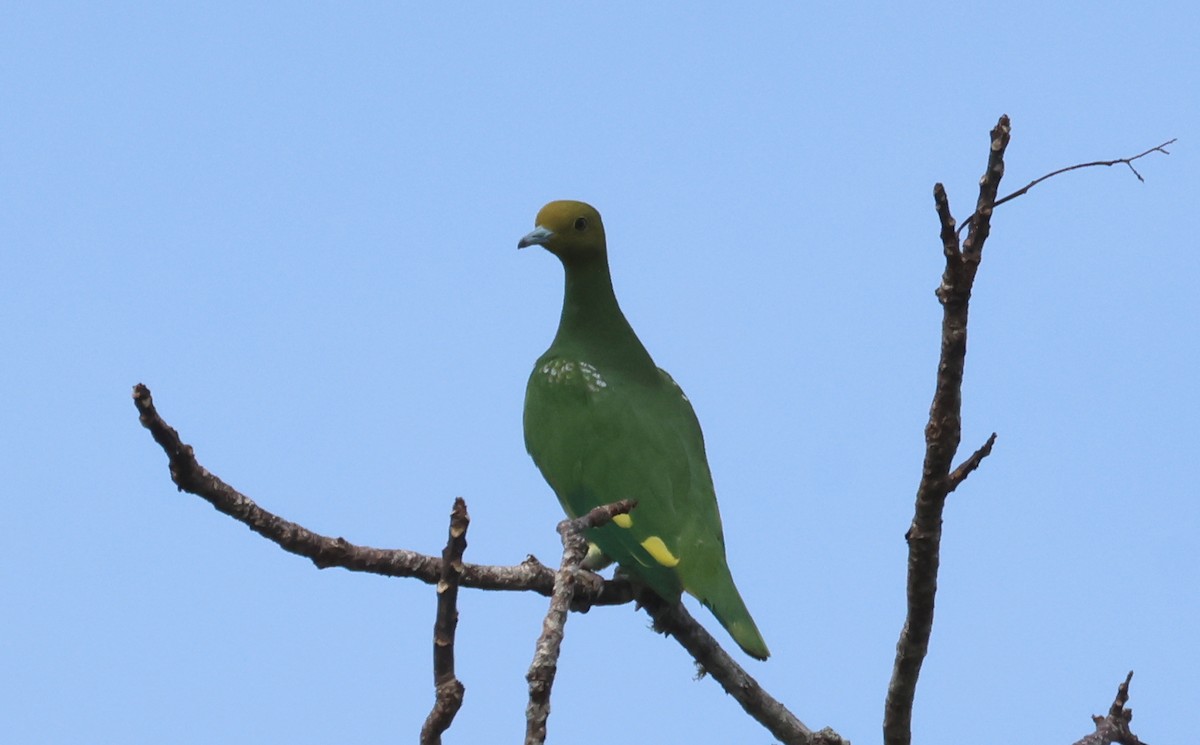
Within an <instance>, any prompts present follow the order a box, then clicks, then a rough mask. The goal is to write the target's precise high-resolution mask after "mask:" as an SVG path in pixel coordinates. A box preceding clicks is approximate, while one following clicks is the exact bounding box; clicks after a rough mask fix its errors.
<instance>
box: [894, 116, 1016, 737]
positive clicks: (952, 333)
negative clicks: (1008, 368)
mask: <svg viewBox="0 0 1200 745" xmlns="http://www.w3.org/2000/svg"><path fill="white" fill-rule="evenodd" d="M1010 133H1011V124H1010V122H1009V119H1008V117H1007V116H1002V117H1000V121H999V122H998V123H997V124H996V127H995V128H994V129H992V132H991V147H990V149H989V153H988V165H987V170H986V171H985V172H984V175H983V178H982V179H981V180H980V182H979V197H978V200H977V202H976V208H975V213H974V214H973V215H972V216H971V218H970V219H969V220H968V222H967V226H968V228H969V231H968V233H967V239H966V240H965V241H964V242H963V244H962V246H961V247H960V246H959V243H958V232H957V231H956V229H955V223H954V218H953V216H952V215H951V213H950V200H949V198H948V197H947V196H946V190H945V188H944V187H943V186H942V185H941V184H937V185H935V186H934V207H935V209H936V211H937V215H938V220H939V222H940V223H941V240H942V253H943V254H944V255H945V257H946V269H945V271H944V272H943V274H942V283H941V285H940V286H939V287H938V289H937V297H938V300H939V301H940V302H941V304H942V350H941V357H940V359H939V360H938V367H937V384H936V388H935V390H934V394H933V403H932V405H931V406H930V410H929V422H928V424H926V426H925V463H924V467H923V468H922V473H921V482H920V484H919V485H918V487H917V500H916V509H915V514H914V516H913V521H912V525H911V526H910V527H909V529H908V533H907V534H905V538H906V539H907V541H908V583H907V596H908V611H907V617H906V618H905V621H904V628H903V629H902V630H901V632H900V641H899V642H898V643H897V644H896V661H895V665H894V667H893V669H892V678H891V681H890V682H889V683H888V693H887V701H886V703H885V704H884V719H883V737H884V742H885V743H886V745H910V743H911V742H912V711H913V702H914V700H915V697H916V691H917V679H918V677H919V676H920V674H921V664H922V663H923V662H924V660H925V655H926V653H927V652H928V650H929V636H930V634H931V632H932V630H933V606H934V597H935V595H936V594H937V573H938V564H939V562H940V556H939V553H940V548H941V539H942V511H943V509H944V508H945V505H946V496H947V495H948V494H949V493H950V491H951V490H952V489H953V488H954V487H956V486H957V485H958V484H959V483H961V482H962V480H963V479H964V478H966V476H967V474H969V473H970V472H971V471H973V470H974V469H975V468H976V467H978V465H979V463H980V461H982V460H983V458H984V457H986V456H987V455H988V453H990V452H991V446H992V443H993V442H994V438H995V435H993V436H992V438H989V439H988V442H987V444H986V445H984V446H983V448H981V449H980V450H979V451H978V452H976V453H975V454H974V455H972V456H971V457H970V458H968V459H967V461H966V462H965V463H963V465H961V466H959V468H958V469H956V470H955V471H954V474H953V475H952V474H951V472H950V467H951V464H952V462H953V459H954V454H955V453H956V452H957V450H958V445H959V442H960V440H961V437H962V381H963V370H964V368H965V365H966V355H967V309H968V305H969V303H970V299H971V289H972V286H973V285H974V282H975V273H976V271H977V270H978V268H979V262H980V260H981V258H982V256H983V245H984V243H985V242H986V241H987V237H988V233H989V232H990V230H991V217H992V208H993V207H994V205H995V203H996V192H997V190H998V189H999V186H1000V179H1001V177H1003V175H1004V151H1005V149H1006V148H1007V147H1008V141H1009V136H1010Z"/></svg>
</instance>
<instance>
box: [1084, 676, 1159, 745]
mask: <svg viewBox="0 0 1200 745" xmlns="http://www.w3.org/2000/svg"><path fill="white" fill-rule="evenodd" d="M1131 680H1133V671H1132V670H1130V671H1129V674H1128V675H1126V676H1125V682H1124V683H1121V685H1119V686H1117V697H1116V699H1114V700H1113V704H1112V706H1110V707H1108V716H1103V717H1099V716H1093V717H1092V722H1093V723H1094V724H1095V725H1096V731H1095V732H1092V733H1091V734H1088V735H1085V736H1084V737H1081V738H1080V739H1079V740H1077V741H1075V745H1111V743H1114V742H1115V743H1119V744H1120V745H1146V743H1144V742H1142V741H1141V740H1139V739H1138V736H1137V735H1135V734H1133V732H1132V731H1131V730H1130V729H1129V723H1130V722H1131V721H1132V720H1133V709H1127V708H1125V704H1126V703H1128V702H1129V681H1131Z"/></svg>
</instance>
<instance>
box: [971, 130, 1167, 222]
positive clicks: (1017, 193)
mask: <svg viewBox="0 0 1200 745" xmlns="http://www.w3.org/2000/svg"><path fill="white" fill-rule="evenodd" d="M1177 140H1178V138H1172V139H1170V140H1167V141H1166V142H1164V143H1163V144H1161V145H1155V146H1154V147H1152V148H1150V149H1149V150H1146V151H1144V152H1140V153H1138V154H1137V155H1133V156H1130V157H1128V158H1117V159H1115V160H1094V161H1092V162H1091V163H1076V164H1075V165H1073V166H1067V167H1066V168H1060V169H1058V170H1057V171H1051V172H1050V173H1047V174H1046V175H1045V176H1041V177H1039V178H1035V179H1034V180H1033V181H1030V182H1029V183H1028V184H1025V185H1024V186H1022V187H1021V188H1020V189H1017V190H1016V191H1014V192H1013V193H1012V194H1008V195H1006V196H1003V197H1001V198H999V199H997V200H996V201H995V202H994V203H993V204H992V207H993V208H995V207H999V206H1000V205H1002V204H1004V203H1005V202H1008V201H1011V200H1013V199H1016V198H1017V197H1019V196H1021V195H1022V194H1025V193H1026V192H1028V191H1029V190H1030V189H1032V188H1033V187H1035V186H1037V185H1038V184H1040V183H1042V182H1043V181H1045V180H1046V179H1049V178H1054V177H1055V176H1057V175H1059V174H1061V173H1066V172H1067V171H1075V170H1078V169H1080V168H1093V167H1095V166H1115V165H1119V164H1121V163H1124V164H1125V165H1127V166H1129V170H1131V171H1133V175H1134V176H1137V180H1138V181H1141V182H1142V183H1145V182H1146V179H1144V178H1142V174H1140V173H1138V170H1137V169H1136V168H1134V167H1133V161H1135V160H1137V159H1139V158H1144V157H1146V156H1147V155H1149V154H1150V153H1162V154H1163V155H1170V154H1171V153H1170V152H1169V151H1168V150H1167V145H1173V144H1175V142H1176V141H1177ZM971 217H974V215H971ZM967 219H968V220H970V218H967ZM964 227H965V226H964Z"/></svg>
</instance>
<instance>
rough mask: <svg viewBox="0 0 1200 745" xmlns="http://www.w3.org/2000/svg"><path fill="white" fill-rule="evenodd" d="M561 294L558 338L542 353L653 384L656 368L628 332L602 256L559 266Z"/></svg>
mask: <svg viewBox="0 0 1200 745" xmlns="http://www.w3.org/2000/svg"><path fill="white" fill-rule="evenodd" d="M563 268H564V269H565V270H566V289H565V291H564V293H563V309H562V318H561V319H560V320H559V323H558V333H557V334H556V335H555V337H554V342H553V343H552V344H551V345H550V349H549V350H547V352H546V354H547V355H548V356H549V355H561V356H570V357H577V358H579V359H580V360H582V361H584V362H589V363H591V364H593V365H597V366H599V367H601V368H609V369H613V368H617V369H620V370H622V371H624V372H628V373H631V374H634V375H645V376H647V378H648V379H656V378H657V374H658V373H657V371H658V368H657V367H656V366H655V364H654V360H653V359H651V357H650V353H649V352H647V351H646V348H645V347H644V346H642V342H641V341H640V340H639V339H638V338H637V334H635V333H634V332H633V327H631V326H630V325H629V321H627V320H625V314H624V313H622V312H621V307H620V306H619V305H618V304H617V296H616V294H615V293H613V287H612V276H611V275H610V274H609V271H608V262H607V261H605V260H604V258H603V257H600V258H598V259H597V260H595V261H590V262H586V263H580V264H567V263H566V262H564V263H563Z"/></svg>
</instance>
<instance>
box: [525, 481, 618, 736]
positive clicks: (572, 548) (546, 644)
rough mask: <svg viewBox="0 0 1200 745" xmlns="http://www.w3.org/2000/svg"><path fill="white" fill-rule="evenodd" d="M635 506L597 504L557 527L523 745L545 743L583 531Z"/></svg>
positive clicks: (584, 544) (530, 677)
mask: <svg viewBox="0 0 1200 745" xmlns="http://www.w3.org/2000/svg"><path fill="white" fill-rule="evenodd" d="M636 505H637V503H636V502H634V501H633V500H629V499H623V500H621V501H620V502H614V503H612V504H608V505H601V506H600V507H596V508H595V509H593V510H591V511H590V512H588V513H587V514H586V515H583V516H582V517H577V518H575V519H574V520H563V521H562V522H560V523H559V524H558V534H559V535H560V536H561V537H562V544H563V554H562V564H561V565H560V567H559V570H558V572H557V573H556V574H555V576H554V592H553V593H552V594H551V595H550V609H549V610H547V611H546V617H545V619H544V620H543V621H542V633H541V635H540V636H539V637H538V640H537V645H536V646H535V647H534V651H533V662H532V663H531V664H530V666H529V672H528V673H527V674H526V675H525V680H526V681H528V682H529V705H528V706H527V707H526V709H525V745H542V743H544V742H545V741H546V720H547V719H548V718H549V717H550V689H551V688H553V686H554V676H555V674H557V672H558V653H559V650H560V649H561V648H562V640H563V634H564V632H565V630H566V624H567V615H568V612H569V610H570V607H571V598H572V596H573V595H574V594H575V589H576V581H575V580H576V577H577V575H578V574H579V571H580V565H581V564H582V563H583V557H585V556H587V539H585V538H584V537H583V534H584V531H586V530H588V529H589V528H598V527H601V526H602V525H606V524H608V522H609V521H611V520H612V519H613V517H614V516H615V515H624V514H627V513H628V512H629V511H630V510H632V509H633V508H634V507H635V506H636Z"/></svg>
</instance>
